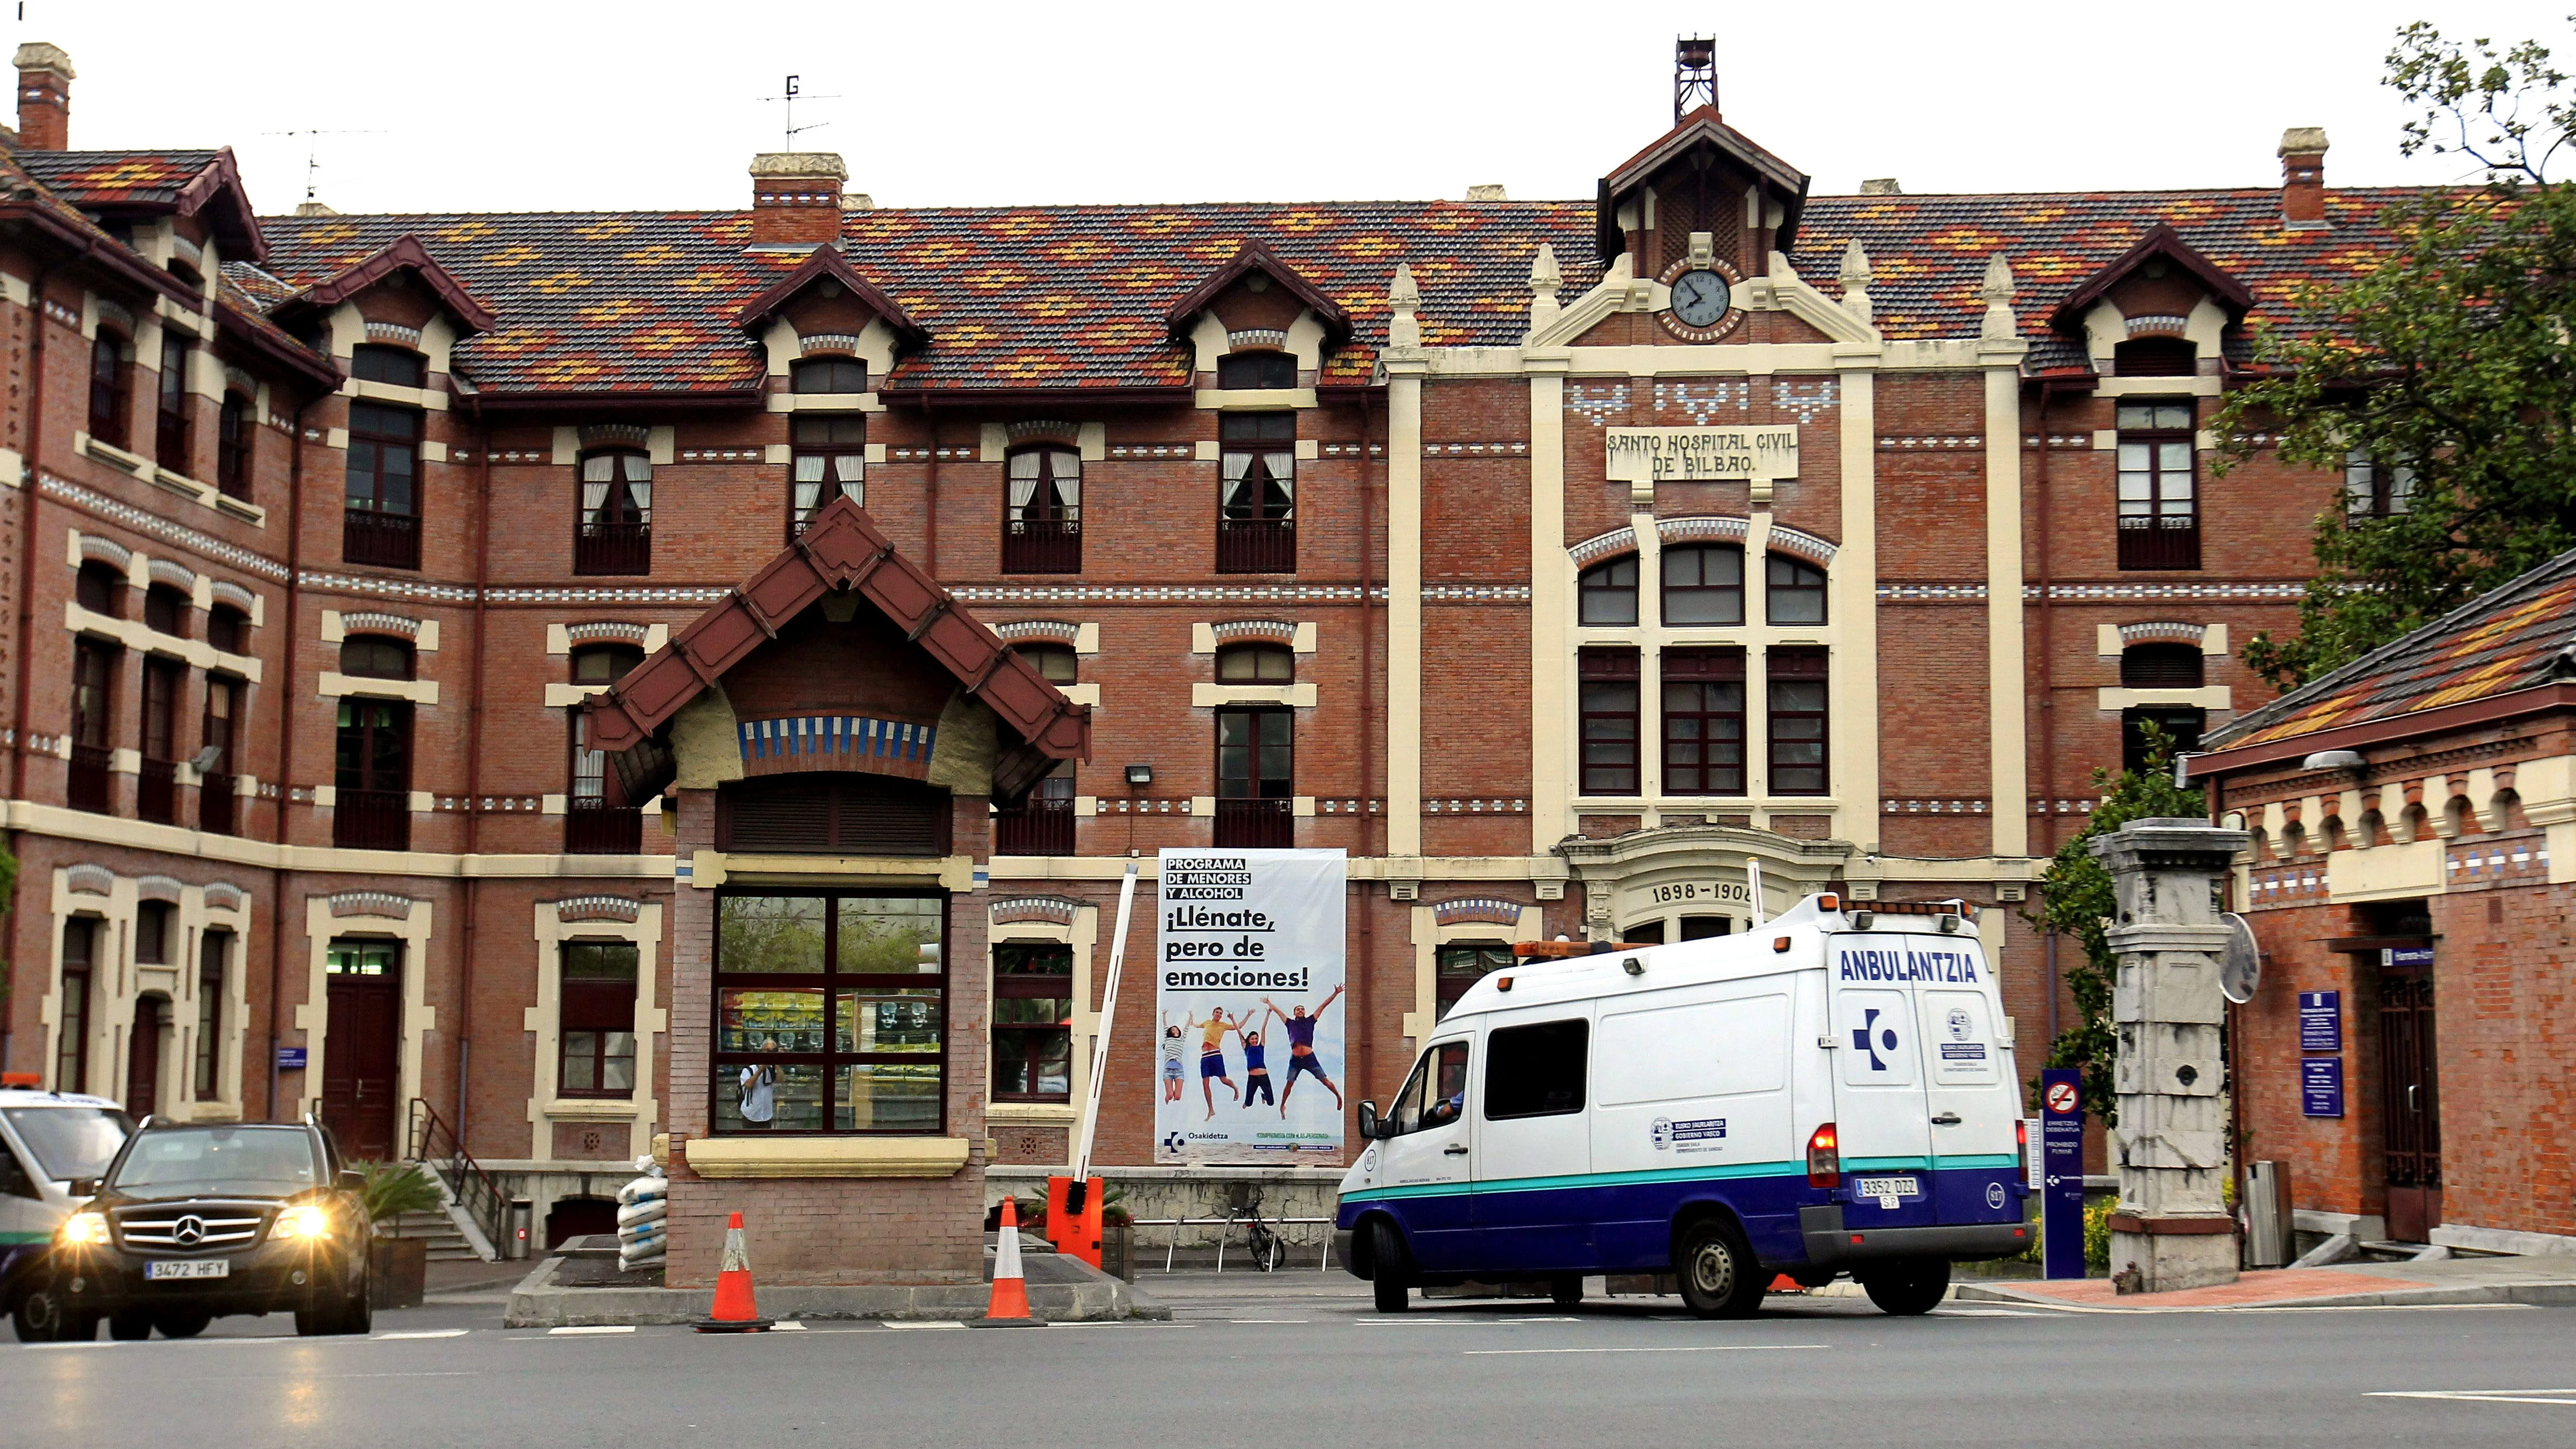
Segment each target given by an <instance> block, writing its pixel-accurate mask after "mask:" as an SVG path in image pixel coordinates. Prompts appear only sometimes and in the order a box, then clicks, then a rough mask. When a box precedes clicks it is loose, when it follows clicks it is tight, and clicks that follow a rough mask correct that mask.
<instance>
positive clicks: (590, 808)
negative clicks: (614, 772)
mask: <svg viewBox="0 0 2576 1449" xmlns="http://www.w3.org/2000/svg"><path fill="white" fill-rule="evenodd" d="M643 662H644V651H643V650H642V649H641V648H639V647H638V646H636V645H633V644H585V645H583V646H582V647H580V648H578V649H575V650H574V651H572V682H573V683H575V684H581V685H597V684H614V683H616V682H617V681H618V680H619V679H621V678H623V677H624V676H625V674H626V672H627V671H628V670H630V669H633V668H634V667H635V666H636V665H638V664H641V663H643ZM568 713H569V714H570V715H571V723H572V779H571V781H570V786H571V788H570V789H569V790H567V791H566V792H565V799H564V850H565V852H566V853H567V854H571V855H632V854H634V853H635V852H636V850H637V849H638V848H640V847H641V846H642V844H643V818H644V815H643V811H642V810H640V809H638V808H637V807H636V806H634V805H633V804H630V803H628V802H627V801H625V800H624V799H622V798H620V797H618V796H617V795H616V793H615V792H614V791H613V790H612V789H611V788H610V786H609V782H608V754H607V752H606V751H604V750H596V749H593V748H591V744H590V712H589V711H588V710H586V709H583V708H581V707H580V706H578V705H576V706H574V707H573V708H572V709H571V710H570V711H568Z"/></svg>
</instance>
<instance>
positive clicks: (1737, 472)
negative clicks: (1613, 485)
mask: <svg viewBox="0 0 2576 1449" xmlns="http://www.w3.org/2000/svg"><path fill="white" fill-rule="evenodd" d="M1608 446H1609V455H1608V461H1607V465H1606V467H1607V476H1609V477H1611V478H1616V479H1625V480H1628V481H1630V482H1635V481H1639V480H1647V481H1652V482H1658V483H1664V482H1672V483H1695V482H1719V481H1724V480H1726V479H1732V478H1744V479H1754V478H1760V479H1770V480H1776V479H1781V478H1795V477H1797V476H1798V430H1797V428H1796V427H1795V426H1780V427H1756V428H1612V429H1610V430H1609V444H1608Z"/></svg>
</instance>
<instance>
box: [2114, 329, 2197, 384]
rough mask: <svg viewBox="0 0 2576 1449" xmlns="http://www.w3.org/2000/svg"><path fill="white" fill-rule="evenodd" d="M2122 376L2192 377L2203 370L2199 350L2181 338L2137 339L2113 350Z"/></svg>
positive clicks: (2115, 362)
mask: <svg viewBox="0 0 2576 1449" xmlns="http://www.w3.org/2000/svg"><path fill="white" fill-rule="evenodd" d="M2111 365H2112V367H2113V368H2114V369H2115V370H2116V371H2117V372H2118V373H2119V375H2120V376H2122V377H2189V376H2191V375H2192V374H2193V373H2195V372H2198V371H2199V370H2200V348H2199V347H2198V346H2197V345H2195V344H2193V343H2191V342H2189V341H2187V340H2185V339H2183V338H2180V337H2138V338H2133V339H2131V340H2129V341H2127V342H2123V343H2121V344H2120V345H2118V346H2117V347H2114V348H2112V349H2111Z"/></svg>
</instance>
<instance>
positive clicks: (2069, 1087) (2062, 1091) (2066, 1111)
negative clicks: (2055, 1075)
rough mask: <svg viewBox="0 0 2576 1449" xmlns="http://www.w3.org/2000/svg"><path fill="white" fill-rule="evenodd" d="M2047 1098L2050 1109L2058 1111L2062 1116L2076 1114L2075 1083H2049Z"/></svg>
mask: <svg viewBox="0 0 2576 1449" xmlns="http://www.w3.org/2000/svg"><path fill="white" fill-rule="evenodd" d="M2047 1100H2048V1110H2049V1111H2051V1112H2054V1113H2056V1114H2057V1115H2058V1116H2060V1117H2072V1116H2074V1115H2075V1084H2074V1083H2073V1082H2051V1083H2049V1084H2048V1092H2047Z"/></svg>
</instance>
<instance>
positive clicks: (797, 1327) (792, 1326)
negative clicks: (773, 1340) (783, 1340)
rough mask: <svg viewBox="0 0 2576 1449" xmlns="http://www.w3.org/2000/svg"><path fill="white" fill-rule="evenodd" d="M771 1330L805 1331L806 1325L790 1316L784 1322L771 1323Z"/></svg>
mask: <svg viewBox="0 0 2576 1449" xmlns="http://www.w3.org/2000/svg"><path fill="white" fill-rule="evenodd" d="M769 1331H770V1332H772V1333H803V1332H804V1331H805V1325H804V1324H801V1323H799V1322H797V1321H796V1320H795V1319H792V1318H790V1319H788V1320H786V1321H785V1322H783V1323H773V1324H771V1325H769Z"/></svg>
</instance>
